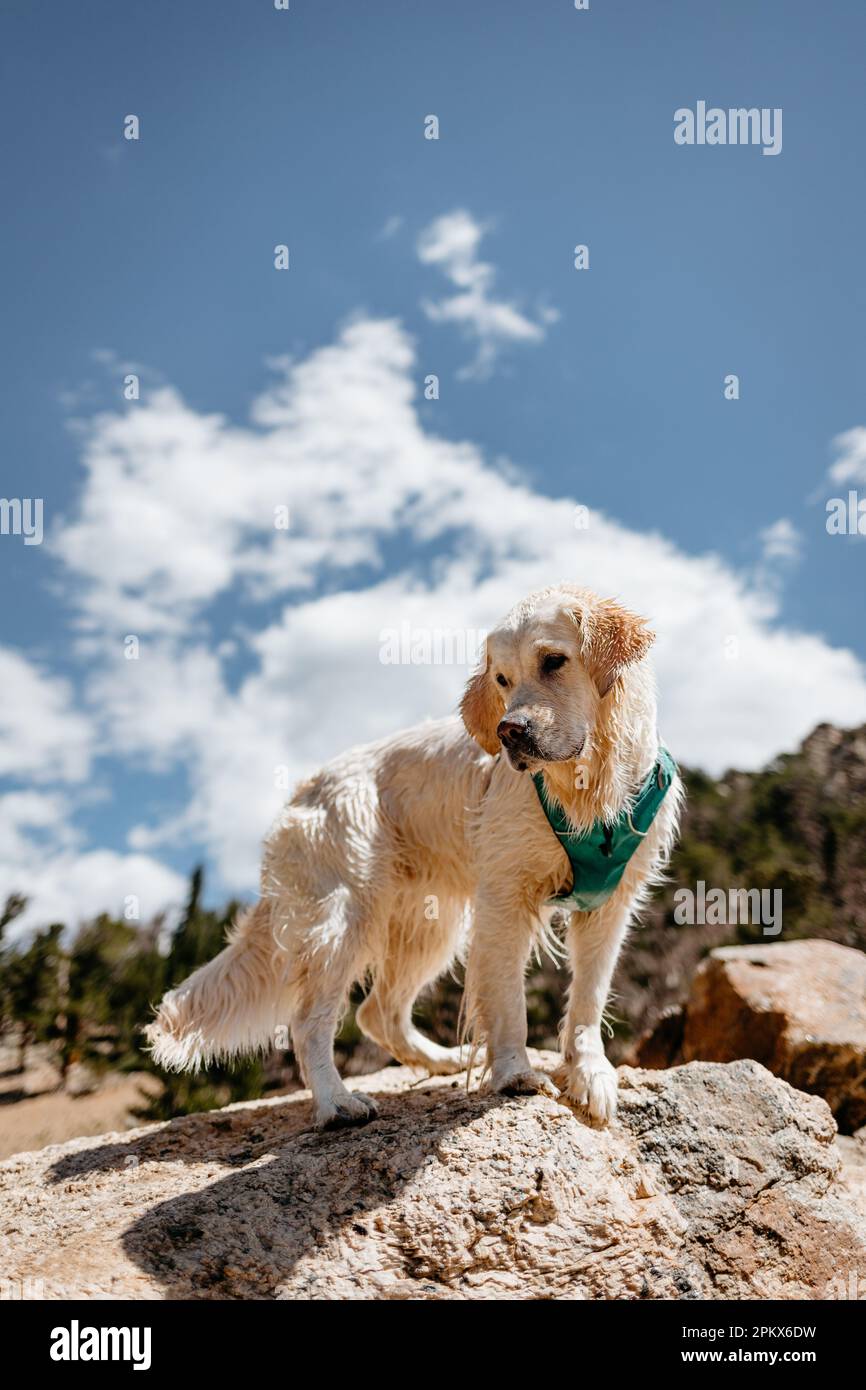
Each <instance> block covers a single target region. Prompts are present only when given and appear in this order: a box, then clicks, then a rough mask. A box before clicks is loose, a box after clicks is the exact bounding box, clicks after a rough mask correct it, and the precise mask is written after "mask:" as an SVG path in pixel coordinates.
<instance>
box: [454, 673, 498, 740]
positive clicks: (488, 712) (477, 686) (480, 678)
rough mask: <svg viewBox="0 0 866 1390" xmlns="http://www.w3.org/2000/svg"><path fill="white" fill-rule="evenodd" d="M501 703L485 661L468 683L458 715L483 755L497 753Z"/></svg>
mask: <svg viewBox="0 0 866 1390" xmlns="http://www.w3.org/2000/svg"><path fill="white" fill-rule="evenodd" d="M502 709H503V705H502V701H501V700H500V698H499V696H498V695H497V694H496V691H495V690H494V688H493V685H492V683H491V680H490V675H489V673H488V666H487V661H486V659H485V662H484V665H483V666H482V667H481V669H480V671H476V673H475V675H474V676H473V677H472V678H471V680H470V681H469V684H468V685H467V687H466V689H465V690H464V692H463V699H462V700H461V701H460V714H461V716H462V718H463V723H464V724H465V725H466V730H467V732H468V733H470V734H471V735H472V737H473V738H474V739H475V741H476V742H477V743H480V744H481V747H482V748H483V749H484V751H485V753H498V752H499V739H498V738H497V736H496V726H497V724H498V723H499V721H500V719H501V718H502Z"/></svg>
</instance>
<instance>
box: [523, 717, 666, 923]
mask: <svg viewBox="0 0 866 1390" xmlns="http://www.w3.org/2000/svg"><path fill="white" fill-rule="evenodd" d="M676 771H677V765H676V763H675V762H674V760H673V758H672V757H671V755H670V753H669V752H668V750H667V749H666V748H665V746H664V744H659V755H658V761H657V762H656V765H655V767H654V768H653V769H652V771H651V772H650V774H649V776H648V777H647V779H646V781H645V782H644V784H643V786H642V787H641V789H640V791H639V792H638V794H637V796H636V797H635V800H634V803H633V804H632V806H631V807H629V808H627V809H626V810H625V811H623V812H622V814H621V815H620V817H619V819H618V820H616V821H614V823H613V825H605V824H604V822H603V821H598V820H597V821H595V822H594V823H593V825H592V828H591V829H590V830H588V831H585V832H584V831H575V830H572V829H571V828H570V826H569V822H568V817H567V816H566V814H565V812H564V811H563V809H562V807H561V806H559V805H556V804H555V803H554V804H551V802H550V801H548V798H547V792H546V791H545V788H544V776H543V774H542V773H540V772H536V773H535V774H534V775H533V778H532V780H533V782H534V783H535V790H536V791H537V792H538V797H539V800H540V801H541V805H542V807H543V808H544V814H545V815H546V816H547V819H548V820H549V821H550V824H551V827H552V829H553V830H554V832H555V833H556V835H557V836H558V838H559V841H560V843H561V845H562V848H563V849H564V850H565V852H566V854H567V855H568V858H569V861H570V863H571V872H572V886H571V891H570V892H569V893H564V894H562V895H561V896H560V897H556V898H549V899H548V906H550V907H567V908H570V910H571V911H572V912H594V911H595V909H596V908H597V907H601V906H602V905H603V904H604V903H606V902H607V900H608V898H609V897H610V895H611V893H612V892H613V891H614V889H615V888H616V887H617V886H618V884H619V881H620V879H621V878H622V876H623V874H624V873H625V870H626V866H627V865H628V861H629V860H630V859H631V857H632V855H633V854H634V852H635V850H636V849H637V847H638V845H639V844H640V842H641V840H642V839H643V837H644V836H645V835H646V833H647V831H648V830H649V828H650V826H651V825H652V823H653V821H654V820H655V818H656V813H657V811H658V809H659V807H660V806H661V804H662V802H663V801H664V798H665V793H666V792H667V789H668V787H669V786H670V785H671V782H672V781H673V780H674V777H675V775H676Z"/></svg>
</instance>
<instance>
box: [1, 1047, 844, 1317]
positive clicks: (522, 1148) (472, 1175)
mask: <svg viewBox="0 0 866 1390" xmlns="http://www.w3.org/2000/svg"><path fill="white" fill-rule="evenodd" d="M554 1062H555V1059H554V1058H553V1057H552V1056H551V1055H547V1054H540V1055H539V1057H538V1059H537V1064H538V1065H541V1066H544V1067H546V1068H548V1069H550V1068H552V1067H553V1065H554ZM350 1084H351V1085H353V1086H354V1085H360V1086H361V1087H362V1089H363V1090H365V1091H367V1092H373V1093H375V1094H376V1095H377V1096H378V1098H379V1103H380V1109H381V1115H380V1118H379V1119H377V1120H375V1121H374V1122H373V1123H371V1124H370V1125H368V1126H367V1127H366V1128H365V1129H361V1130H354V1131H342V1132H336V1133H329V1134H319V1133H316V1132H314V1131H313V1130H311V1128H310V1118H311V1117H310V1105H309V1098H308V1095H307V1093H306V1092H299V1093H297V1094H295V1095H292V1096H289V1097H284V1098H280V1099H278V1100H271V1101H259V1102H254V1103H250V1104H244V1105H239V1106H232V1107H230V1108H229V1109H227V1110H222V1111H215V1112H211V1113H209V1114H204V1115H192V1116H187V1117H185V1118H183V1119H179V1120H174V1121H172V1122H170V1123H168V1124H165V1125H159V1126H152V1127H149V1128H146V1129H139V1130H135V1131H132V1132H128V1133H126V1134H122V1135H104V1136H103V1137H102V1138H99V1139H90V1140H87V1139H79V1140H75V1141H72V1142H71V1143H68V1144H65V1145H62V1146H59V1147H55V1148H50V1149H46V1150H43V1151H41V1152H39V1153H34V1154H24V1155H19V1156H18V1157H17V1158H13V1159H10V1160H7V1162H6V1163H5V1164H2V1165H0V1193H2V1210H3V1213H4V1214H3V1219H2V1230H3V1235H2V1253H0V1269H2V1271H3V1276H4V1278H5V1279H6V1280H8V1281H13V1283H14V1281H28V1286H29V1288H30V1290H31V1293H32V1291H33V1290H34V1288H38V1289H39V1290H40V1291H41V1292H42V1294H43V1295H44V1296H45V1297H48V1298H77V1297H88V1296H90V1297H103V1298H105V1297H108V1298H120V1299H123V1298H128V1299H133V1298H137V1299H153V1298H193V1299H226V1298H228V1299H275V1298H276V1299H301V1300H311V1299H313V1300H319V1299H367V1300H369V1299H385V1300H387V1299H411V1300H418V1299H445V1300H465V1299H521V1300H522V1299H596V1298H603V1299H617V1298H624V1299H641V1298H643V1299H702V1298H776V1297H778V1298H785V1299H789V1298H802V1297H805V1298H831V1297H837V1296H840V1291H842V1290H844V1288H846V1287H850V1284H851V1280H852V1279H853V1280H854V1282H855V1284H856V1283H857V1281H858V1280H859V1281H861V1282H862V1283H864V1286H866V1282H864V1281H866V1214H864V1212H863V1211H862V1210H861V1209H859V1207H858V1203H857V1202H855V1201H854V1200H853V1196H852V1193H851V1192H850V1190H849V1189H848V1188H847V1187H846V1186H845V1184H844V1182H843V1180H842V1179H841V1178H840V1160H839V1155H838V1151H837V1149H836V1146H835V1143H834V1140H835V1126H834V1124H833V1120H832V1118H831V1115H830V1112H829V1110H828V1108H827V1106H826V1105H825V1104H824V1102H823V1101H821V1100H819V1099H817V1098H814V1097H810V1096H806V1095H803V1094H802V1093H800V1092H797V1091H794V1090H792V1089H791V1087H789V1086H788V1085H786V1084H785V1082H783V1081H780V1080H778V1079H776V1078H775V1077H773V1076H771V1075H770V1074H769V1073H768V1072H767V1071H765V1070H764V1068H762V1067H761V1066H759V1065H758V1064H757V1063H755V1062H752V1061H740V1062H736V1063H733V1064H730V1065H714V1064H708V1063H692V1064H691V1065H689V1066H684V1067H679V1068H676V1069H673V1070H670V1071H656V1072H652V1071H650V1072H645V1071H644V1072H642V1071H636V1070H632V1069H629V1068H623V1069H622V1070H621V1072H620V1085H621V1107H620V1115H619V1118H618V1120H617V1121H616V1123H615V1125H614V1126H613V1128H611V1129H610V1130H596V1129H591V1128H590V1127H589V1126H588V1125H587V1124H585V1123H584V1121H583V1120H582V1118H581V1117H580V1116H579V1115H577V1114H575V1113H574V1112H573V1111H572V1110H571V1109H570V1108H568V1106H566V1105H565V1104H563V1103H561V1102H556V1101H553V1100H550V1099H548V1098H546V1097H542V1096H537V1097H531V1098H529V1097H527V1098H523V1097H521V1098H513V1099H510V1098H506V1097H501V1096H491V1095H485V1094H482V1093H479V1092H478V1091H477V1090H471V1091H468V1092H467V1090H466V1089H465V1085H464V1083H463V1081H462V1080H457V1081H455V1080H454V1079H452V1078H447V1079H446V1078H441V1079H436V1080H423V1081H420V1082H419V1080H418V1078H417V1077H415V1076H413V1075H412V1074H411V1073H409V1072H408V1071H406V1070H405V1069H403V1068H397V1067H390V1068H386V1069H385V1070H384V1071H382V1072H379V1073H377V1074H376V1075H374V1076H370V1077H365V1078H363V1080H362V1081H361V1080H359V1081H357V1082H355V1081H353V1082H351V1083H350ZM846 1280H847V1281H848V1283H847V1284H846V1283H845V1281H846ZM841 1296H847V1295H841Z"/></svg>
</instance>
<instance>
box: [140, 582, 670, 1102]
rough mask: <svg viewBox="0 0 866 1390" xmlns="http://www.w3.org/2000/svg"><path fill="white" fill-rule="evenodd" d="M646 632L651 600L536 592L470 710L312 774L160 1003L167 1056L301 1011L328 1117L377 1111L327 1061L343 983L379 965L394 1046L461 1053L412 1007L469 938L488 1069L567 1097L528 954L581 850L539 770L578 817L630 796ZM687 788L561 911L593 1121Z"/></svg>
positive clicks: (299, 1042) (426, 1053) (452, 1059)
mask: <svg viewBox="0 0 866 1390" xmlns="http://www.w3.org/2000/svg"><path fill="white" fill-rule="evenodd" d="M652 641H653V634H652V633H651V632H650V631H649V629H648V628H647V626H646V623H645V622H644V621H643V620H642V619H640V618H638V617H637V616H635V615H634V614H633V613H630V612H628V611H627V610H626V609H624V608H623V607H621V606H620V605H619V604H618V603H616V602H614V601H612V600H609V599H600V598H598V597H597V596H596V595H594V594H592V593H590V592H589V591H587V590H583V589H577V588H573V587H571V586H569V585H563V586H559V587H556V588H550V589H545V590H542V591H540V592H538V593H535V594H532V595H530V596H529V598H527V599H525V600H524V601H523V602H522V603H519V604H518V605H517V606H516V607H515V608H514V609H513V610H512V611H511V612H510V613H509V614H508V616H507V617H506V618H505V619H504V620H503V621H502V622H501V623H499V624H498V626H497V627H496V628H495V629H494V630H493V631H492V632H491V633H490V635H489V637H488V639H487V643H486V657H485V660H484V662H483V665H482V668H481V669H480V670H479V671H478V672H477V673H476V674H475V675H474V676H473V677H472V679H471V680H470V681H469V684H468V686H467V688H466V691H465V694H464V696H463V701H462V704H461V715H462V719H458V718H456V717H452V718H449V719H443V720H441V721H438V722H432V723H426V724H422V725H420V726H419V727H417V728H414V729H409V730H407V731H406V732H404V733H398V734H395V735H394V736H393V737H391V738H387V739H383V740H382V741H381V742H379V743H373V744H369V745H367V746H365V747H361V748H355V749H352V750H351V751H350V752H348V753H345V754H343V755H342V756H341V757H339V758H336V759H335V760H334V761H333V762H331V763H329V764H328V765H327V766H326V767H324V768H323V769H322V770H321V771H320V772H318V773H316V774H315V775H314V776H313V777H310V778H309V780H308V781H306V782H304V783H303V784H302V785H301V786H299V787H298V789H297V790H296V792H295V794H294V796H293V797H292V799H291V801H290V802H289V803H288V805H287V806H286V807H285V809H284V811H283V813H282V814H281V815H280V816H279V818H278V819H277V822H276V824H275V826H274V827H273V830H272V831H271V833H270V835H269V837H268V839H267V842H266V845H265V852H264V862H263V867H262V876H261V896H260V899H259V902H258V904H257V905H256V906H255V907H254V908H252V909H251V910H250V911H248V912H247V913H246V914H245V915H244V916H243V917H242V918H241V919H240V921H239V922H238V923H237V925H236V926H235V927H234V928H233V930H232V932H231V933H230V937H229V942H228V945H227V946H226V948H225V950H224V951H222V953H221V954H220V955H219V956H217V957H216V959H215V960H213V961H211V962H210V963H209V964H208V965H205V966H203V967H201V968H200V969H199V970H197V971H196V972H195V973H194V974H193V975H191V976H190V978H189V979H188V980H187V981H186V982H185V983H184V984H182V985H181V986H179V988H177V989H175V990H173V991H172V992H171V993H169V994H167V995H166V996H165V998H164V999H163V1001H162V1003H161V1004H160V1006H159V1009H158V1012H157V1016H156V1019H155V1021H154V1022H153V1023H152V1024H151V1026H150V1028H149V1030H148V1033H149V1038H150V1041H151V1044H152V1048H153V1054H154V1057H155V1059H156V1060H157V1062H159V1063H160V1064H162V1065H163V1066H166V1067H171V1068H194V1067H197V1066H200V1065H202V1064H206V1063H207V1062H209V1061H211V1060H214V1059H216V1058H228V1057H232V1056H234V1055H237V1054H239V1053H244V1052H248V1051H254V1050H256V1049H262V1048H266V1047H268V1046H271V1045H273V1044H274V1041H275V1037H276V1036H277V1030H278V1029H279V1028H281V1027H282V1028H283V1029H285V1027H286V1025H288V1026H289V1027H290V1029H291V1036H292V1041H293V1045H294V1049H295V1054H296V1057H297V1059H298V1062H299V1064H300V1067H301V1071H302V1074H303V1076H304V1079H305V1080H306V1083H307V1085H308V1086H309V1087H310V1089H311V1091H312V1095H313V1101H314V1106H315V1114H316V1122H317V1124H319V1125H320V1126H329V1127H330V1126H334V1125H340V1124H358V1123H364V1122H365V1121H367V1120H369V1119H371V1118H372V1117H373V1116H374V1115H375V1113H376V1107H375V1104H374V1102H373V1101H372V1100H371V1099H370V1098H369V1097H368V1096H365V1095H363V1094H360V1093H358V1092H354V1093H351V1094H350V1093H349V1091H348V1090H347V1089H346V1087H345V1086H344V1085H343V1083H342V1081H341V1079H340V1076H339V1074H338V1072H337V1070H336V1067H335V1065H334V1059H333V1038H334V1033H335V1030H336V1027H337V1023H338V1020H339V1017H340V1013H341V1011H342V1009H343V1008H344V1006H345V1002H346V998H347V995H348V992H349V989H350V988H351V986H352V984H353V983H354V982H356V981H359V980H362V979H369V980H370V981H371V988H370V990H369V993H368V994H367V997H366V999H365V1001H364V1003H363V1004H362V1006H361V1008H360V1010H359V1012H358V1023H359V1025H360V1027H361V1028H362V1029H363V1030H364V1032H365V1033H367V1034H368V1035H369V1036H370V1037H371V1038H374V1039H375V1040H376V1041H377V1042H378V1043H380V1044H381V1045H382V1046H383V1047H385V1048H387V1050H388V1051H389V1052H391V1053H392V1054H393V1056H394V1057H396V1058H397V1059H398V1060H399V1061H401V1062H404V1063H406V1064H408V1065H410V1066H417V1067H421V1068H426V1070H427V1071H429V1072H434V1073H442V1072H457V1071H460V1070H461V1069H462V1068H463V1066H464V1065H465V1060H464V1058H463V1057H462V1056H461V1053H460V1050H459V1049H456V1048H448V1047H443V1046H440V1045H439V1044H438V1043H436V1042H433V1041H432V1040H431V1039H429V1038H427V1037H425V1036H424V1034H423V1033H421V1032H420V1031H419V1030H418V1029H417V1028H416V1027H415V1026H414V1024H413V1022H412V1007H413V1003H414V1001H415V999H416V997H417V995H418V993H419V991H420V990H422V989H423V988H424V986H425V985H426V984H428V983H429V982H430V981H432V980H433V979H435V978H436V976H437V975H439V974H440V973H441V972H442V971H443V970H445V969H446V968H447V967H448V966H449V965H450V964H451V962H452V960H453V959H454V957H455V955H456V954H457V953H458V952H461V951H462V950H463V949H464V943H465V942H468V955H467V957H466V990H465V999H464V1014H465V1023H466V1029H467V1035H468V1036H469V1037H470V1038H471V1040H472V1043H473V1046H474V1047H476V1048H477V1047H481V1046H483V1047H484V1048H486V1066H487V1073H488V1077H489V1081H488V1084H489V1085H490V1086H492V1087H493V1088H494V1089H496V1090H497V1091H505V1092H509V1093H532V1092H536V1091H543V1092H548V1093H551V1094H557V1088H556V1087H555V1086H554V1083H553V1082H552V1081H551V1080H550V1079H549V1078H548V1077H547V1076H544V1075H542V1074H541V1073H539V1072H537V1071H535V1070H533V1068H532V1066H531V1065H530V1061H529V1058H528V1056H527V1052H526V1008H525V1001H524V972H525V969H526V965H527V961H528V959H529V955H530V951H531V949H532V947H533V945H534V943H535V942H537V941H538V940H539V937H540V936H543V935H544V933H545V932H546V930H548V927H549V920H550V917H551V915H552V909H551V907H550V906H548V903H549V900H550V899H551V898H552V897H554V896H555V895H556V894H558V893H562V892H563V891H564V889H566V888H567V887H568V886H569V885H570V881H571V866H570V863H569V859H568V858H567V857H566V854H565V852H564V850H563V848H562V845H561V843H560V841H559V840H558V838H557V835H556V834H555V833H554V831H553V829H552V828H551V824H550V822H549V820H548V818H547V816H546V814H545V810H544V808H543V806H542V803H541V799H540V795H539V791H538V790H537V788H536V785H535V783H534V782H533V778H532V774H537V773H539V772H541V773H542V774H543V778H544V783H543V785H544V788H545V792H546V795H547V797H548V798H549V800H550V802H551V803H552V804H554V805H558V806H559V807H561V808H562V810H563V811H564V812H565V814H566V815H567V818H568V822H569V823H570V825H571V826H572V827H573V828H574V829H575V830H576V831H588V830H590V829H591V828H592V827H593V826H597V825H600V824H607V825H610V824H613V823H615V822H617V820H618V818H620V817H622V816H623V815H627V814H628V813H629V807H630V806H632V805H633V804H634V798H635V796H636V793H637V790H638V788H639V787H640V786H641V785H642V784H643V783H644V781H645V779H646V778H647V777H648V775H649V774H651V772H652V769H653V767H654V765H655V764H656V759H657V757H658V752H659V742H658V734H657V730H656V697H655V685H654V681H653V676H652V672H651V670H650V668H649V665H648V662H647V652H648V650H649V648H650V645H651V643H652ZM681 795H682V788H681V784H680V781H679V778H678V777H676V776H675V777H674V781H673V785H672V786H671V787H670V790H669V792H668V794H667V795H666V796H665V798H664V801H663V802H662V804H661V806H660V808H659V810H658V813H657V814H656V816H655V819H654V820H653V821H652V824H651V826H650V827H649V829H648V830H647V832H646V833H645V834H644V835H643V837H642V839H641V841H640V843H639V846H638V848H637V850H636V852H635V853H634V854H633V856H632V857H631V859H630V860H629V862H628V865H627V868H626V870H625V872H624V874H623V877H622V879H621V881H620V882H619V885H618V886H617V887H616V889H615V891H613V892H612V893H611V894H610V896H609V897H608V898H607V900H606V901H605V902H604V903H603V904H602V905H601V906H600V907H598V908H597V909H596V910H593V911H574V912H573V913H571V915H570V917H569V919H568V925H567V930H566V939H567V948H568V954H569V957H570V964H571V973H572V980H571V987H570V991H569V996H568V1006H567V1011H566V1015H565V1018H564V1020H563V1023H562V1030H561V1047H562V1071H561V1075H560V1076H559V1077H558V1079H559V1080H560V1081H561V1084H562V1086H563V1087H564V1088H565V1090H566V1091H567V1093H568V1096H569V1097H570V1098H571V1099H572V1100H573V1101H575V1102H576V1103H577V1104H579V1105H581V1106H584V1107H585V1108H586V1110H587V1111H588V1113H589V1115H590V1116H591V1118H592V1120H593V1121H594V1122H596V1123H605V1122H607V1121H608V1120H609V1119H610V1118H611V1116H612V1115H613V1114H614V1111H615V1108H616V1084H617V1083H616V1072H615V1071H614V1068H613V1067H612V1066H611V1064H610V1062H609V1061H608V1060H607V1058H606V1056H605V1053H604V1047H603V1043H602V1037H601V1024H602V1014H603V1011H604V1007H605V1003H606V1000H607V995H608V991H609V988H610V981H611V977H612V975H613V970H614V966H615V964H616V960H617V956H618V953H619V950H620V947H621V945H622V942H623V939H624V937H625V934H626V931H627V929H628V925H629V922H630V920H631V919H632V917H633V915H634V913H635V911H636V909H638V908H639V907H640V905H641V902H642V901H643V899H644V897H645V895H646V892H647V889H648V886H649V885H650V884H651V883H652V882H653V881H654V878H655V877H657V873H658V870H659V867H660V866H661V865H662V864H663V863H664V862H665V861H666V859H667V857H668V855H669V852H670V849H671V846H672V844H673V841H674V837H675V834H676V826H677V819H678V813H679V807H680V801H681Z"/></svg>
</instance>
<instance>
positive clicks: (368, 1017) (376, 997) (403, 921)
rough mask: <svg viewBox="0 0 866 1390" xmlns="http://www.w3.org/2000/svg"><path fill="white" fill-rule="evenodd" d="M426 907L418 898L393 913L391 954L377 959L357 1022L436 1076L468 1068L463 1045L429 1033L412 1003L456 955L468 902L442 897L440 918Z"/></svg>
mask: <svg viewBox="0 0 866 1390" xmlns="http://www.w3.org/2000/svg"><path fill="white" fill-rule="evenodd" d="M423 913H424V907H423V901H422V900H418V899H415V900H413V901H412V902H411V903H409V904H407V906H406V908H405V910H403V911H401V912H399V913H395V915H394V916H393V917H392V918H391V921H390V923H389V926H388V944H387V950H386V953H385V957H384V960H381V961H379V962H378V963H377V964H376V967H375V974H374V981H373V988H372V989H371V990H370V993H369V994H368V995H367V998H366V999H365V1000H364V1002H363V1004H362V1005H361V1007H360V1009H359V1010H358V1013H357V1022H358V1026H359V1027H360V1028H362V1029H363V1030H364V1032H365V1033H366V1034H367V1036H368V1037H370V1038H372V1039H373V1040H374V1042H377V1043H379V1045H380V1046H381V1047H384V1048H385V1049H386V1050H387V1051H388V1052H390V1053H391V1055H392V1056H393V1057H396V1059H397V1061H398V1062H402V1063H403V1064H404V1065H405V1066H412V1067H423V1069H424V1070H425V1071H427V1072H429V1073H430V1074H431V1075H434V1076H451V1075H453V1074H454V1073H456V1072H460V1071H463V1070H464V1069H465V1066H466V1061H465V1059H464V1057H463V1055H462V1051H461V1049H460V1048H459V1047H442V1046H441V1045H440V1044H439V1043H435V1042H433V1040H432V1039H431V1038H428V1037H425V1035H424V1034H423V1033H422V1032H420V1030H419V1029H418V1028H416V1027H415V1025H414V1023H413V1022H412V1006H413V1004H414V1003H415V1000H416V998H417V996H418V995H419V993H420V992H421V990H422V989H423V988H424V986H425V985H427V984H430V983H431V982H432V981H433V980H435V979H436V977H437V975H441V973H442V971H443V970H445V969H446V968H447V966H448V965H449V964H450V962H451V960H452V959H453V958H454V955H455V953H456V950H457V947H458V944H459V939H460V933H461V927H462V924H463V904H462V903H459V904H444V903H440V904H439V913H440V915H439V917H438V918H436V919H434V920H427V919H426V918H425V917H424V915H423ZM414 919H417V920H414Z"/></svg>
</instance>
